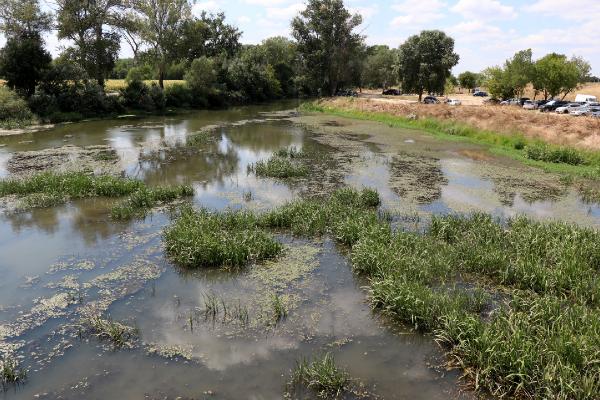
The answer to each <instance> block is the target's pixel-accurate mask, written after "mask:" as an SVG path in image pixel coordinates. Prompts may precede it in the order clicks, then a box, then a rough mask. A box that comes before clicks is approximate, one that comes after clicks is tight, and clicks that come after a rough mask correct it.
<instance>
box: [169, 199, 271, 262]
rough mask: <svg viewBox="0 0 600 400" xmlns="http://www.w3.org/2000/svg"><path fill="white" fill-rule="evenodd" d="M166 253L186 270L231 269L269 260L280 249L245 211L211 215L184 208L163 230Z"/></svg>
mask: <svg viewBox="0 0 600 400" xmlns="http://www.w3.org/2000/svg"><path fill="white" fill-rule="evenodd" d="M164 241H165V245H166V252H167V254H168V255H169V256H170V257H171V259H172V260H173V261H174V262H175V263H177V264H178V265H181V266H183V267H187V268H199V267H213V266H215V267H218V266H233V267H239V266H243V265H245V264H247V263H248V262H250V261H260V260H264V259H268V258H272V257H275V256H277V255H278V254H279V253H281V251H282V249H283V247H282V245H281V244H280V243H278V242H277V241H276V240H275V239H274V238H273V237H271V235H269V234H268V233H266V232H265V231H263V230H261V229H258V228H257V219H256V216H255V215H254V214H252V213H250V212H245V211H238V212H236V211H228V212H226V213H222V214H214V213H211V212H209V211H207V210H199V211H196V210H193V209H191V208H185V209H183V210H182V212H181V215H180V216H179V217H178V218H177V220H176V221H175V222H174V223H173V224H172V225H171V226H170V227H169V228H167V229H166V230H165V232H164Z"/></svg>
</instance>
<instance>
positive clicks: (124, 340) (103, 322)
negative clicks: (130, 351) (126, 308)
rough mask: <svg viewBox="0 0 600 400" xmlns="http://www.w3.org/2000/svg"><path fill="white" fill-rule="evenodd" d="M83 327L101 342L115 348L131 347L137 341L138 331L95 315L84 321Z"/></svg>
mask: <svg viewBox="0 0 600 400" xmlns="http://www.w3.org/2000/svg"><path fill="white" fill-rule="evenodd" d="M83 322H84V326H85V327H87V328H88V329H89V330H91V332H92V333H93V334H94V335H95V336H97V337H98V338H99V339H101V340H107V341H109V342H111V343H112V344H113V345H115V346H116V347H131V346H132V345H133V342H134V341H135V340H137V339H138V337H139V331H138V329H137V328H132V327H130V326H127V325H125V324H122V323H120V322H115V321H113V320H112V319H110V318H108V319H104V318H102V317H100V316H99V315H95V316H92V317H89V318H87V319H85V320H84V321H83Z"/></svg>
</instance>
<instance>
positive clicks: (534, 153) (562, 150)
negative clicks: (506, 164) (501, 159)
mask: <svg viewBox="0 0 600 400" xmlns="http://www.w3.org/2000/svg"><path fill="white" fill-rule="evenodd" d="M526 154H527V158H529V159H531V160H536V161H546V162H551V163H556V164H570V165H581V164H585V162H586V160H585V157H584V155H583V154H582V153H581V152H580V151H579V150H577V149H574V148H571V147H554V148H553V147H550V146H547V145H543V144H536V145H532V146H527V149H526Z"/></svg>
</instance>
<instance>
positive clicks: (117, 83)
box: [106, 79, 185, 91]
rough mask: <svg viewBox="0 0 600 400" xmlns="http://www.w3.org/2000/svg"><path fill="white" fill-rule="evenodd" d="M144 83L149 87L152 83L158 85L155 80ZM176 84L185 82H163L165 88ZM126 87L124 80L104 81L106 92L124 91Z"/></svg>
mask: <svg viewBox="0 0 600 400" xmlns="http://www.w3.org/2000/svg"><path fill="white" fill-rule="evenodd" d="M144 82H145V83H146V84H148V85H151V84H152V83H156V84H158V80H157V79H153V80H148V81H144ZM176 83H185V81H183V80H165V81H164V84H165V87H169V86H171V85H174V84H176ZM126 86H127V82H126V81H125V79H107V80H106V90H107V91H114V90H120V89H124V88H125V87H126Z"/></svg>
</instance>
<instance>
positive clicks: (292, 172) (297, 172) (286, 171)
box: [250, 156, 309, 179]
mask: <svg viewBox="0 0 600 400" xmlns="http://www.w3.org/2000/svg"><path fill="white" fill-rule="evenodd" d="M250 169H251V170H252V171H254V173H256V175H257V176H260V177H268V178H278V179H287V178H298V177H304V176H307V175H308V172H309V170H308V167H306V166H305V165H302V164H299V163H298V162H295V161H292V160H290V159H287V158H282V157H278V156H273V157H271V158H269V159H268V160H266V161H262V160H261V161H257V162H256V163H255V164H254V165H252V166H251V167H250Z"/></svg>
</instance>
